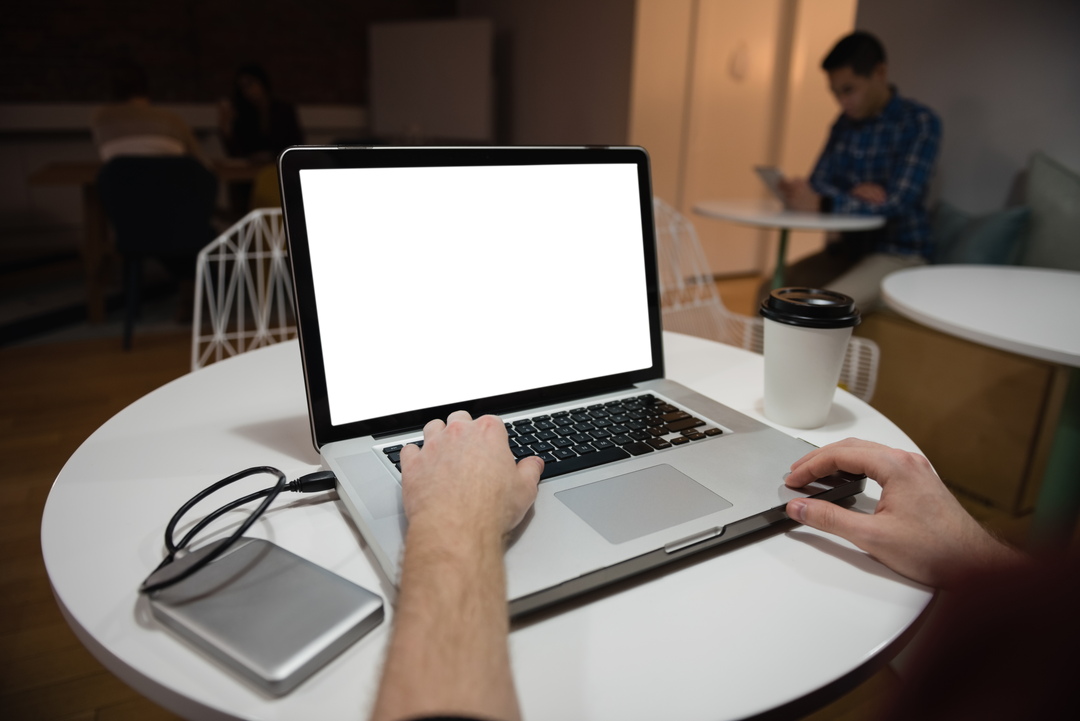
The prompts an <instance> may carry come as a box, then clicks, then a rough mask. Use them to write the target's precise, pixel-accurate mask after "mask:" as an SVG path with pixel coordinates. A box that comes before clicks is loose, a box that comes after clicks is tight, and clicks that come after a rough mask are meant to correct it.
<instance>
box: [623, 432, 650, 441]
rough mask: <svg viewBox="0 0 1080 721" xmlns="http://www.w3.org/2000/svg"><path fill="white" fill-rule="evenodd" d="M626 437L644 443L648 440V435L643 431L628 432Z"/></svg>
mask: <svg viewBox="0 0 1080 721" xmlns="http://www.w3.org/2000/svg"><path fill="white" fill-rule="evenodd" d="M626 435H628V436H630V437H631V438H633V439H634V440H635V441H645V440H648V439H649V434H648V433H646V432H645V431H630V432H629V433H627V434H626Z"/></svg>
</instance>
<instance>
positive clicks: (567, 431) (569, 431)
mask: <svg viewBox="0 0 1080 721" xmlns="http://www.w3.org/2000/svg"><path fill="white" fill-rule="evenodd" d="M555 432H556V433H557V434H559V435H560V436H562V437H563V438H565V437H566V436H573V435H577V431H575V430H574V429H573V428H570V427H568V426H567V427H563V428H556V429H555Z"/></svg>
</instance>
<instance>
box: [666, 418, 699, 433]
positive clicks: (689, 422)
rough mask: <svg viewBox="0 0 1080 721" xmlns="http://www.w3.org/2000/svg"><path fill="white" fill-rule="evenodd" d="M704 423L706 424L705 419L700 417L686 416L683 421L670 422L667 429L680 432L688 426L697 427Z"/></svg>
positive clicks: (671, 431)
mask: <svg viewBox="0 0 1080 721" xmlns="http://www.w3.org/2000/svg"><path fill="white" fill-rule="evenodd" d="M703 425H705V421H703V420H701V419H700V418H686V419H683V420H681V421H675V422H674V423H668V424H667V431H668V433H678V432H679V431H681V430H685V429H687V428H697V427H698V426H703Z"/></svg>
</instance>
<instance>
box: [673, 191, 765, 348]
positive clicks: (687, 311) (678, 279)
mask: <svg viewBox="0 0 1080 721" xmlns="http://www.w3.org/2000/svg"><path fill="white" fill-rule="evenodd" d="M653 211H654V216H655V219H656V245H657V254H658V256H659V258H658V260H659V266H660V309H661V312H662V314H663V319H664V328H665V329H667V330H671V331H675V332H676V333H685V334H686V335H693V336H698V337H699V338H709V339H711V340H716V341H720V342H721V343H727V344H729V345H736V346H739V347H740V348H746V349H748V350H753V351H756V352H758V353H760V352H761V344H762V340H761V322H760V320H759V319H756V318H750V317H748V316H741V315H737V314H735V313H732V312H731V311H729V310H728V309H727V308H725V307H724V303H723V301H722V300H721V299H720V294H719V293H718V292H717V290H716V284H715V282H714V281H713V274H712V270H711V269H710V268H709V261H708V259H707V258H706V257H705V250H704V249H703V248H702V247H701V241H700V240H699V239H698V235H697V231H696V230H695V229H694V225H693V223H691V222H690V221H688V220H687V219H686V218H685V217H684V216H683V215H682V214H681V213H679V212H678V211H677V210H675V209H674V208H672V207H671V206H670V205H668V204H667V203H666V202H664V201H663V200H661V199H660V198H653Z"/></svg>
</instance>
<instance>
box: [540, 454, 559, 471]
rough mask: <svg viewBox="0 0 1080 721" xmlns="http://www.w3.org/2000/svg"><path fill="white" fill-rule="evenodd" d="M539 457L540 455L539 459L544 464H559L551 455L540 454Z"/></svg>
mask: <svg viewBox="0 0 1080 721" xmlns="http://www.w3.org/2000/svg"><path fill="white" fill-rule="evenodd" d="M539 455H540V459H541V460H542V461H544V463H558V462H559V459H558V458H556V457H555V456H553V455H551V454H550V453H541V454H539ZM544 467H545V468H546V467H547V466H544Z"/></svg>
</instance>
